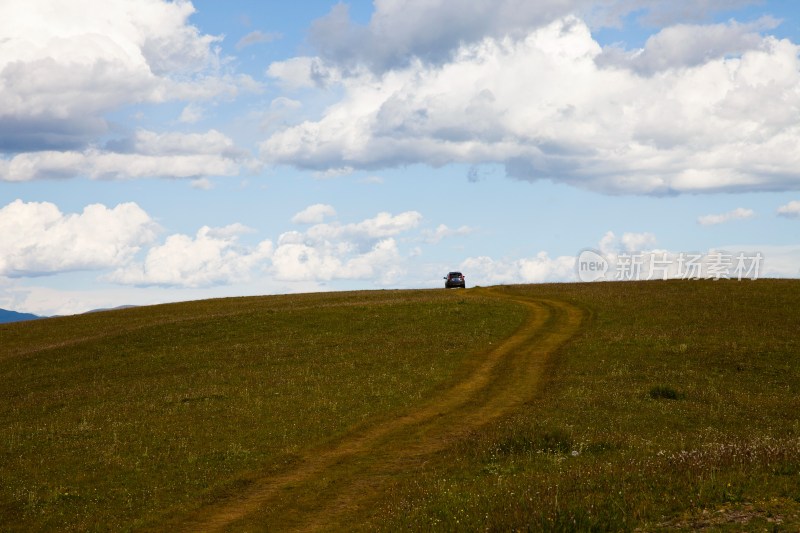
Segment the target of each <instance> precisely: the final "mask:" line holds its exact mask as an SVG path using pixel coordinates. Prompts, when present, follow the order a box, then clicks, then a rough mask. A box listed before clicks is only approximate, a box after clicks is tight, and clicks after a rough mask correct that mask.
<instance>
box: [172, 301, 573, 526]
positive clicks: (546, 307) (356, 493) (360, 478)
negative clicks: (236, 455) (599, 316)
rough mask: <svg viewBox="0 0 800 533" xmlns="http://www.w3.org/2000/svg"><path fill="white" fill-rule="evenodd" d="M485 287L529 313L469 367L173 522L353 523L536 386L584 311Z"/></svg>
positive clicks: (212, 524)
mask: <svg viewBox="0 0 800 533" xmlns="http://www.w3.org/2000/svg"><path fill="white" fill-rule="evenodd" d="M467 294H479V295H483V296H487V295H491V296H493V297H497V298H504V299H508V300H510V301H514V302H517V303H520V304H522V305H525V306H526V307H527V308H528V309H529V315H528V317H527V319H526V320H525V322H524V323H523V324H522V326H521V327H520V328H519V329H518V330H517V331H516V332H515V333H514V334H513V335H512V336H511V337H509V338H507V339H506V340H505V341H503V343H502V344H500V345H498V346H496V347H493V348H491V349H490V350H489V351H487V352H486V353H485V355H484V358H483V359H482V360H481V362H480V363H479V364H478V365H477V366H476V367H475V369H474V371H473V372H472V373H471V374H469V375H468V376H467V377H466V378H465V379H463V380H462V381H460V382H459V383H457V384H455V385H454V386H452V387H451V388H449V389H447V390H443V391H441V393H440V394H438V395H437V396H436V397H434V398H431V399H430V401H428V402H427V403H424V404H421V405H419V407H417V408H416V409H414V410H411V411H408V412H405V413H402V414H399V415H398V416H397V417H396V418H394V419H391V420H389V421H386V422H383V423H381V424H378V425H375V426H372V427H369V428H367V429H364V430H362V431H360V432H356V433H353V434H350V435H348V436H347V437H345V438H343V439H341V440H340V441H338V442H337V443H335V444H334V445H332V446H330V447H329V448H326V449H324V450H317V451H316V452H315V453H314V455H313V456H308V457H304V459H303V460H302V461H300V462H299V463H298V464H297V465H296V466H295V467H293V468H292V469H290V470H288V471H286V472H283V473H280V474H277V475H271V476H265V477H263V478H261V479H255V480H250V481H251V482H250V483H249V484H248V486H247V487H246V488H245V489H244V490H243V492H242V493H241V494H240V495H238V496H237V497H235V498H230V499H227V500H224V501H220V502H215V503H214V504H212V505H209V506H207V507H204V508H202V509H200V510H199V511H198V512H197V513H196V514H195V515H193V516H190V517H186V519H185V520H181V521H180V522H179V523H178V524H177V527H174V526H175V524H171V525H170V527H169V529H171V530H175V529H177V530H179V531H192V532H196V531H228V530H231V531H238V530H246V531H254V530H255V531H259V530H265V531H267V530H269V531H284V530H297V531H314V530H328V529H330V530H342V529H352V528H353V526H354V524H353V522H352V521H351V517H352V516H354V515H357V514H359V513H361V514H360V516H364V515H363V513H364V510H365V509H368V508H369V504H370V502H371V501H372V500H374V499H375V498H376V497H377V496H378V495H380V494H381V493H382V492H381V491H382V489H383V488H385V487H386V484H387V483H388V482H389V481H391V479H392V477H393V476H396V475H398V474H401V473H403V472H407V471H409V470H410V469H413V468H418V467H419V465H421V464H423V463H424V462H425V461H426V460H427V458H429V457H430V456H431V454H433V453H435V452H437V451H440V450H442V449H444V448H446V447H448V446H451V445H452V444H453V443H455V442H457V441H458V439H460V438H463V437H464V436H465V435H466V434H468V433H469V432H470V431H473V430H475V429H476V428H478V427H480V426H482V425H484V424H486V423H488V422H490V421H492V420H494V419H496V418H497V417H500V416H502V415H504V414H507V413H509V412H511V411H513V410H514V409H515V407H517V406H519V405H520V404H522V403H524V402H525V401H528V400H529V399H531V398H532V397H533V396H534V395H535V394H536V393H537V391H538V390H539V389H540V386H541V382H542V377H543V374H544V370H545V368H546V365H547V364H548V362H549V361H550V359H551V356H552V354H553V353H554V352H555V351H556V350H557V349H558V348H559V347H560V346H561V345H562V344H564V343H565V342H566V341H567V340H568V339H569V338H570V337H571V336H572V335H574V334H575V333H576V332H577V331H578V329H579V328H580V325H581V321H582V318H583V314H582V312H581V310H580V309H578V308H576V307H574V306H572V305H569V304H567V303H565V302H560V301H552V300H540V299H533V298H526V297H524V296H520V295H515V294H512V293H505V292H503V291H501V290H493V289H472V290H470V291H467Z"/></svg>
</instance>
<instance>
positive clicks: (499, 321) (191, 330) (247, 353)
mask: <svg viewBox="0 0 800 533" xmlns="http://www.w3.org/2000/svg"><path fill="white" fill-rule="evenodd" d="M524 314H525V313H524V310H523V309H521V308H519V307H514V306H511V307H510V306H508V305H505V304H503V303H501V302H497V301H495V300H490V299H480V298H479V299H474V298H471V299H467V298H464V296H463V294H458V293H445V292H443V291H406V292H402V293H397V292H390V291H386V292H384V291H380V292H365V293H347V294H318V295H300V296H286V297H269V298H241V299H230V300H216V301H203V302H196V303H189V304H175V305H167V306H158V307H150V308H139V309H129V310H120V311H113V312H109V313H97V314H90V315H83V316H78V317H68V318H60V319H52V320H46V321H37V322H27V323H20V324H14V325H4V326H0V339H2V351H1V352H0V383H2V384H3V385H2V392H0V478H1V479H2V486H1V487H0V524H2V527H1V528H0V529H3V530H8V529H11V530H52V531H57V530H58V531H63V530H108V529H114V530H120V529H130V528H133V529H136V528H139V527H142V526H144V525H148V524H149V525H152V524H158V523H160V522H161V521H162V520H163V519H165V517H169V516H172V515H174V514H180V513H181V511H183V510H184V509H193V508H195V507H197V506H198V505H199V504H201V503H202V502H204V501H207V500H214V499H216V498H220V497H223V496H224V495H226V494H228V493H229V492H235V491H236V490H237V488H239V487H241V486H242V485H243V484H246V483H247V480H248V479H249V478H251V477H252V475H253V472H257V473H259V474H261V473H263V472H271V471H281V470H282V469H285V468H287V467H288V466H291V465H292V464H293V463H295V462H296V461H298V459H299V458H300V457H301V456H302V455H303V454H304V452H305V451H306V450H309V449H314V448H315V447H317V446H320V445H323V444H324V443H325V442H329V441H334V440H336V439H337V438H339V437H341V436H342V435H343V434H347V433H349V432H352V431H354V430H356V429H358V428H359V427H361V426H364V425H367V426H368V425H372V424H375V423H377V422H379V421H381V420H383V419H385V418H386V417H387V416H388V415H389V414H395V413H397V412H399V411H402V410H403V409H404V408H408V407H410V406H413V405H415V404H416V403H417V402H419V401H421V399H424V398H425V397H427V396H428V395H430V394H431V393H432V391H433V390H435V389H436V388H439V387H442V386H446V385H447V384H448V383H450V382H453V381H458V380H459V379H460V376H461V374H463V373H464V372H465V371H467V370H468V369H469V364H470V362H469V361H467V359H470V357H469V356H474V355H475V354H478V353H480V352H481V350H482V349H483V347H484V346H486V345H488V343H490V342H493V341H494V342H497V341H499V340H500V339H502V338H504V337H506V336H508V335H510V334H511V333H512V332H513V330H514V329H515V328H516V327H517V325H518V324H519V323H520V322H521V320H522V319H523V318H524ZM455 329H458V331H459V333H458V334H453V335H450V334H447V333H448V332H449V331H451V330H455Z"/></svg>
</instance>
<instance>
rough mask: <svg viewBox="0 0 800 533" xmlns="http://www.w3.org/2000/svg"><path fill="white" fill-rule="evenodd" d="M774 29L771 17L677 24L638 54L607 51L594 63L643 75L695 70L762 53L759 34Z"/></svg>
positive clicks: (762, 40)
mask: <svg viewBox="0 0 800 533" xmlns="http://www.w3.org/2000/svg"><path fill="white" fill-rule="evenodd" d="M777 25H778V21H776V20H775V19H772V18H770V17H765V18H762V19H761V20H759V21H757V22H754V23H750V24H739V23H737V22H736V21H730V22H727V23H725V24H709V25H696V24H679V25H676V26H671V27H668V28H665V29H663V30H661V31H660V32H659V33H657V34H655V35H653V36H652V37H650V38H648V39H647V42H646V43H645V46H644V48H642V49H640V50H633V51H626V50H624V49H621V48H619V47H617V46H612V47H609V48H607V49H605V50H604V53H603V55H601V56H598V58H597V61H598V64H601V65H606V66H609V65H616V66H622V67H627V68H630V69H632V70H634V71H636V72H638V73H640V74H645V75H652V74H655V73H657V72H663V71H665V70H668V69H671V68H688V67H694V66H698V65H702V64H705V63H708V62H710V61H713V60H717V59H721V58H725V57H728V56H739V55H741V54H743V53H745V52H748V51H750V50H759V49H762V48H763V43H764V39H763V37H762V36H761V32H762V31H764V30H769V29H774V28H775V27H776V26H777Z"/></svg>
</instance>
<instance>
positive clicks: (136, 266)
mask: <svg viewBox="0 0 800 533" xmlns="http://www.w3.org/2000/svg"><path fill="white" fill-rule="evenodd" d="M249 231H250V230H249V229H248V228H245V227H244V226H242V225H240V224H234V225H230V226H225V227H223V228H210V227H208V226H203V227H202V228H200V230H198V232H197V234H196V235H195V236H194V238H193V237H190V236H188V235H181V234H175V235H171V236H169V237H168V238H167V240H166V241H165V242H164V244H162V245H160V246H154V247H152V248H150V249H149V250H148V252H147V256H146V257H145V259H144V261H143V262H133V263H130V264H128V265H125V266H123V267H121V268H119V269H117V270H115V271H114V272H113V273H111V274H110V275H109V276H108V277H107V279H108V280H109V281H112V282H115V283H120V284H123V285H135V286H152V285H158V286H180V287H210V286H213V285H222V284H230V283H235V282H239V281H246V280H248V279H249V277H250V274H251V271H252V270H253V268H255V267H256V266H257V265H259V264H260V263H261V262H263V261H264V260H266V259H268V258H269V257H270V256H271V255H272V242H271V241H269V240H265V241H262V242H260V243H259V244H258V245H257V246H255V247H254V248H248V247H245V246H241V245H239V243H238V238H239V236H240V235H241V234H242V233H247V232H249Z"/></svg>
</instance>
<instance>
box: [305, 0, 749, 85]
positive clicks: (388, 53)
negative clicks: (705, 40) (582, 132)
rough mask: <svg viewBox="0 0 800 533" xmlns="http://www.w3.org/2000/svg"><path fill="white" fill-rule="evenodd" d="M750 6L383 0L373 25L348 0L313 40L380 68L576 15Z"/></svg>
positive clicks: (342, 60) (699, 1)
mask: <svg viewBox="0 0 800 533" xmlns="http://www.w3.org/2000/svg"><path fill="white" fill-rule="evenodd" d="M748 3H753V0H694V1H692V2H687V1H679V2H676V1H674V0H633V1H631V0H537V1H536V2H531V1H529V0H470V1H469V2H454V1H452V0H378V1H376V2H374V12H373V14H372V17H371V19H370V20H369V22H368V23H367V24H366V25H361V24H358V23H356V22H354V21H353V20H352V19H351V18H350V15H349V11H348V6H347V4H345V3H339V4H336V5H335V6H334V7H333V8H332V9H331V11H330V13H328V14H327V15H326V16H324V17H322V18H320V19H317V20H316V21H315V22H314V24H313V25H312V27H311V29H310V31H309V40H310V42H311V43H312V44H313V45H315V46H316V47H317V49H318V50H319V52H320V54H321V55H322V56H323V57H324V58H325V59H327V60H330V61H333V62H335V63H337V64H342V65H345V66H349V67H353V66H354V65H359V64H362V65H367V66H369V67H370V68H371V69H372V70H374V71H376V72H378V71H385V70H390V69H392V68H397V67H401V66H405V65H407V64H408V63H409V62H412V61H414V60H415V59H421V60H422V61H423V62H425V63H433V64H440V63H445V62H447V61H449V60H450V59H451V57H452V55H453V54H454V53H455V50H457V49H458V47H459V46H461V45H462V44H465V43H466V44H471V43H476V42H479V41H481V40H483V39H484V38H487V37H488V38H503V37H505V36H514V37H516V36H519V35H521V34H525V33H527V32H529V31H531V30H534V29H536V28H539V27H541V26H544V25H546V24H549V23H550V22H552V21H553V20H555V19H558V18H561V17H564V16H568V15H578V16H581V17H584V18H586V19H589V20H591V21H592V24H593V26H595V27H602V26H618V25H619V24H620V23H621V21H622V18H623V17H625V16H626V15H628V14H630V13H633V12H638V14H639V15H640V16H643V17H646V18H647V19H649V20H650V21H654V20H657V21H658V23H659V25H663V24H664V23H666V22H670V23H672V22H675V21H677V20H682V21H693V20H700V19H703V18H705V17H706V15H707V14H708V13H710V12H713V11H715V10H718V9H731V8H733V7H736V6H738V5H745V4H748Z"/></svg>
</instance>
